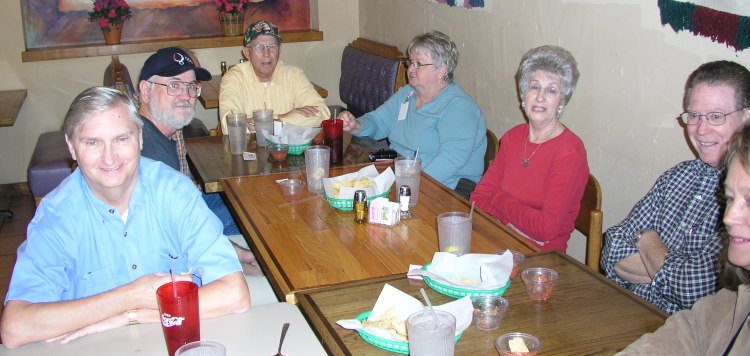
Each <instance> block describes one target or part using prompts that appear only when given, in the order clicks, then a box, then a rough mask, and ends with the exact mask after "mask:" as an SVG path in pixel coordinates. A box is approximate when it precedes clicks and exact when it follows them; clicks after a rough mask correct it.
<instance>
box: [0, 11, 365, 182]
mask: <svg viewBox="0 0 750 356" xmlns="http://www.w3.org/2000/svg"><path fill="white" fill-rule="evenodd" d="M316 2H317V6H318V9H319V11H318V18H317V19H313V23H314V24H315V23H318V24H319V27H318V28H319V29H320V30H322V31H323V33H324V41H319V42H307V43H290V44H286V45H284V46H283V47H282V55H281V57H282V60H284V61H285V62H287V63H290V64H293V65H296V66H299V67H301V68H302V69H303V70H304V71H305V73H306V74H307V76H308V77H309V78H310V80H312V81H314V82H315V83H317V84H320V85H322V86H323V87H325V88H326V89H328V92H329V96H328V99H327V101H328V102H329V103H330V104H339V103H340V101H339V96H338V79H339V72H340V63H341V52H342V51H343V49H344V47H345V46H346V44H347V43H349V42H351V41H352V40H353V39H355V38H357V37H358V34H359V27H358V26H359V20H358V19H357V16H356V14H357V13H358V6H359V4H358V3H357V2H356V1H348V0H312V1H311V3H313V5H315V3H316ZM20 13H21V10H20V1H8V2H7V3H6V5H5V8H4V11H1V12H0V33H2V34H3V39H2V46H0V90H8V89H22V88H23V89H27V90H28V96H27V98H26V101H25V103H24V105H23V108H22V109H21V113H20V115H19V117H18V119H17V120H16V124H15V125H14V126H12V127H2V128H0V152H2V154H0V184H6V183H16V182H25V181H26V166H27V165H28V162H29V158H30V157H31V154H32V152H33V150H34V145H35V144H36V140H37V138H38V137H39V134H40V133H43V132H46V131H51V130H59V129H60V128H61V127H62V120H63V117H64V116H65V112H66V111H67V109H68V106H69V105H70V102H71V101H72V100H73V98H74V97H75V96H76V95H77V94H78V93H80V92H81V91H82V90H84V89H86V88H88V87H90V86H93V85H101V83H102V78H103V75H104V69H105V68H106V67H107V65H108V64H109V61H110V57H94V58H76V59H66V60H57V61H45V62H29V63H23V62H21V52H22V51H24V49H25V47H24V40H23V29H22V23H21V16H20ZM91 30H92V31H98V29H97V28H96V26H94V25H92V27H91ZM282 30H283V29H282ZM240 49H241V48H240V47H227V48H215V49H199V50H196V53H197V55H198V58H199V60H200V61H201V64H202V65H203V66H204V67H206V68H208V69H209V70H210V71H211V72H212V73H218V72H219V63H220V62H221V61H222V60H225V61H227V63H228V64H234V63H236V62H237V61H238V60H239V59H240V57H241V55H240ZM148 55H149V54H148V53H144V54H133V55H123V56H120V60H121V61H122V63H123V64H125V65H126V66H127V67H128V70H129V71H130V75H131V77H132V78H133V80H137V79H138V75H139V73H140V68H141V66H142V65H143V62H144V61H145V60H146V58H147V57H148ZM217 115H218V114H217V110H216V109H212V110H204V109H203V107H202V106H201V105H200V104H198V105H197V108H196V116H198V117H199V118H200V119H201V120H203V122H204V123H206V126H208V127H209V128H210V127H215V126H216V117H217Z"/></svg>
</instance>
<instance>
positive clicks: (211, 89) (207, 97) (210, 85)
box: [198, 74, 328, 109]
mask: <svg viewBox="0 0 750 356" xmlns="http://www.w3.org/2000/svg"><path fill="white" fill-rule="evenodd" d="M201 84H202V89H201V96H199V97H198V100H200V102H201V104H202V105H203V107H204V108H205V109H216V108H218V107H219V89H220V88H221V74H212V77H211V80H209V81H207V82H202V83H201ZM312 85H313V87H315V90H316V91H317V92H318V94H319V95H320V96H321V97H322V98H327V97H328V89H326V88H323V87H321V86H319V85H317V84H315V83H312Z"/></svg>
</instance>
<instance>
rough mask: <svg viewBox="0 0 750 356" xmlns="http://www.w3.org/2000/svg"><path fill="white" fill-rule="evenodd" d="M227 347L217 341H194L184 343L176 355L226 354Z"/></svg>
mask: <svg viewBox="0 0 750 356" xmlns="http://www.w3.org/2000/svg"><path fill="white" fill-rule="evenodd" d="M226 354H227V349H226V347H224V345H222V344H220V343H218V342H215V341H194V342H191V343H189V344H186V345H183V346H182V347H180V348H179V349H177V352H175V353H174V356H226Z"/></svg>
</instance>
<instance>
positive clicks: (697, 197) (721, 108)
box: [601, 61, 750, 314]
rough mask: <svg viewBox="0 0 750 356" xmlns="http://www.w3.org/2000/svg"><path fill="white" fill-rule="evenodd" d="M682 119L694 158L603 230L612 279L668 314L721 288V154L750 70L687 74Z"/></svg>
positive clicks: (749, 99)
mask: <svg viewBox="0 0 750 356" xmlns="http://www.w3.org/2000/svg"><path fill="white" fill-rule="evenodd" d="M683 104H684V107H685V112H684V113H682V114H681V115H680V119H681V120H682V122H683V123H684V124H685V126H686V128H687V133H688V136H689V138H690V142H691V144H692V145H693V147H694V148H695V150H696V151H697V152H698V156H699V159H697V160H692V161H685V162H682V163H679V164H677V165H676V166H674V167H672V168H671V169H669V170H668V171H667V172H665V173H664V174H662V175H661V177H659V179H658V180H657V181H656V184H654V186H653V188H651V191H649V192H648V194H646V196H645V197H644V198H643V199H641V200H640V201H639V202H638V203H637V204H636V205H635V207H634V208H633V210H632V211H631V212H630V214H629V215H628V217H627V218H625V220H623V221H622V222H621V223H620V224H619V225H616V226H613V227H611V228H609V229H607V231H606V232H605V243H604V247H603V250H602V258H601V265H602V268H603V269H604V272H605V274H606V275H607V277H609V278H610V279H612V280H614V281H615V282H617V283H619V284H620V285H622V286H623V287H625V288H628V289H630V290H631V291H633V293H635V294H637V295H638V296H640V297H642V298H643V299H645V300H647V301H649V302H651V303H653V304H655V305H656V306H657V307H659V308H661V309H663V310H665V311H666V312H668V313H670V314H673V313H675V312H677V311H679V310H682V309H688V308H690V307H691V306H692V305H693V303H695V302H696V301H697V300H698V299H700V298H701V297H703V296H706V295H710V294H713V293H715V292H716V291H717V290H718V273H719V269H718V261H717V260H718V256H719V252H720V251H721V249H722V240H721V236H722V235H721V234H720V231H721V230H723V225H722V224H721V223H720V219H719V218H720V216H721V212H722V209H723V208H724V197H723V194H722V193H721V191H720V189H719V188H720V187H721V184H722V181H723V176H724V171H725V168H724V155H725V154H726V152H727V147H728V144H729V141H730V139H731V138H732V135H733V134H734V133H735V132H737V131H739V129H740V128H741V127H742V125H743V124H744V123H745V122H748V121H750V109H748V106H749V105H750V71H748V70H747V69H746V68H745V67H743V66H741V65H739V64H737V63H734V62H730V61H716V62H710V63H705V64H703V65H701V66H700V67H698V69H696V70H695V71H694V72H693V73H692V74H691V75H690V77H688V80H687V83H686V85H685V95H684V99H683Z"/></svg>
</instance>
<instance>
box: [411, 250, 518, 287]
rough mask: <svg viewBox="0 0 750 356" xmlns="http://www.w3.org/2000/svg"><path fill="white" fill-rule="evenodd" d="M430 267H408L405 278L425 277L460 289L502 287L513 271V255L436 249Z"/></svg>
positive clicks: (508, 252) (508, 253) (506, 252)
mask: <svg viewBox="0 0 750 356" xmlns="http://www.w3.org/2000/svg"><path fill="white" fill-rule="evenodd" d="M428 269H429V270H421V269H418V270H417V269H415V270H410V271H409V272H408V274H407V277H412V276H417V275H419V276H427V277H430V279H432V280H433V281H434V282H437V283H440V284H443V285H449V286H454V287H458V288H463V289H476V290H489V289H497V288H501V287H503V286H505V285H506V284H507V283H508V279H509V278H510V272H511V271H512V270H513V254H512V253H511V252H510V251H505V252H504V253H503V254H500V255H498V254H479V253H468V254H465V255H463V256H460V257H458V256H456V255H454V254H452V253H450V252H436V253H435V255H434V256H433V257H432V263H431V264H430V266H429V267H428Z"/></svg>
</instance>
